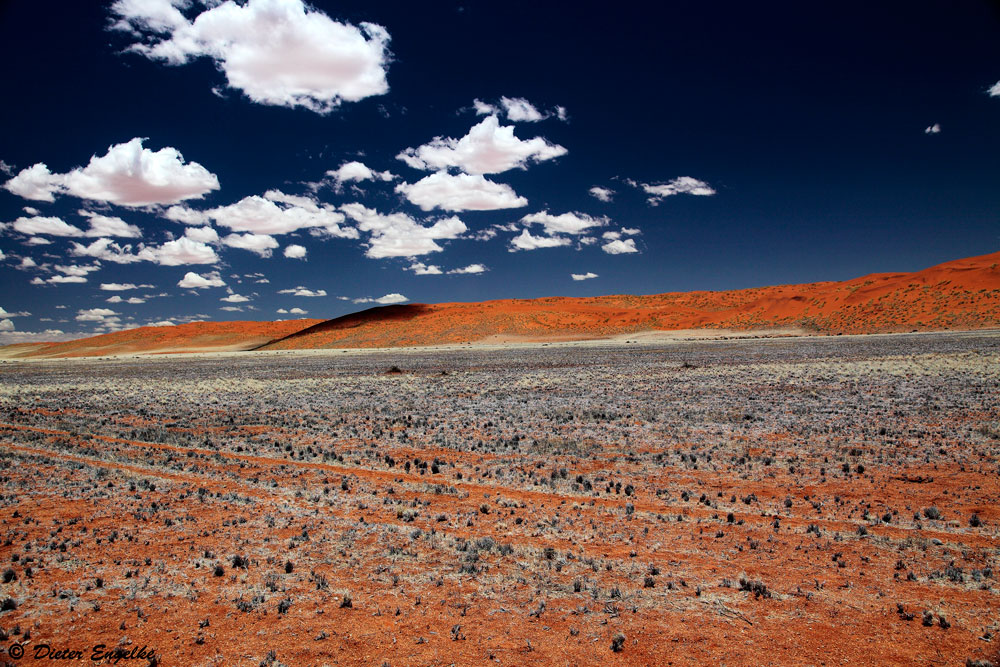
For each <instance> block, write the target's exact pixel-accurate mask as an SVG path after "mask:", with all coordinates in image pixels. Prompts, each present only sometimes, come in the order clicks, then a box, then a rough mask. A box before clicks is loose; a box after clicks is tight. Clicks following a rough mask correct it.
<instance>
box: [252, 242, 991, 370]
mask: <svg viewBox="0 0 1000 667" xmlns="http://www.w3.org/2000/svg"><path fill="white" fill-rule="evenodd" d="M998 325H1000V253H993V254H991V255H983V256H981V257H970V258H967V259H960V260H956V261H953V262H947V263H945V264H939V265H938V266H934V267H931V268H929V269H924V270H923V271H918V272H916V273H878V274H871V275H868V276H863V277H861V278H855V279H853V280H847V281H844V282H822V283H809V284H806V285H781V286H777V287H757V288H753V289H743V290H732V291H727V292H674V293H667V294H655V295H650V296H628V295H621V296H600V297H590V298H566V297H548V298H543V299H507V300H501V301H484V302H481V303H441V304H407V305H397V306H386V307H382V308H372V309H370V310H366V311H363V312H360V313H354V314H352V315H346V316H344V317H338V318H336V319H333V320H329V321H326V322H322V323H319V324H315V325H313V326H311V327H309V328H305V329H302V330H301V331H297V332H295V333H293V334H290V335H289V336H287V337H285V338H283V339H281V340H277V341H274V342H273V343H268V344H267V345H264V346H263V347H262V348H261V349H265V350H289V349H313V348H331V347H333V348H336V347H395V346H410V345H435V344H441V343H461V342H474V341H483V340H497V341H502V340H552V339H558V338H563V339H573V338H576V339H581V338H598V337H605V336H614V335H619V334H629V333H637V332H642V331H650V330H678V329H704V328H711V329H737V330H748V329H763V328H775V327H789V328H797V329H804V330H806V331H811V332H817V333H879V332H891V331H911V330H913V329H918V330H937V329H982V328H987V327H995V326H998Z"/></svg>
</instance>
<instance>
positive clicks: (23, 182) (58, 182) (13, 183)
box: [4, 162, 63, 215]
mask: <svg viewBox="0 0 1000 667" xmlns="http://www.w3.org/2000/svg"><path fill="white" fill-rule="evenodd" d="M62 181H63V177H62V175H61V174H53V173H52V172H50V171H49V168H48V166H47V165H45V164H43V163H41V162H39V163H38V164H34V165H32V166H30V167H28V168H27V169H22V170H21V171H20V173H18V175H17V176H15V177H14V178H12V179H10V180H9V181H7V182H6V183H4V187H5V188H6V189H7V190H8V191H10V192H12V193H14V194H15V195H17V196H18V197H23V198H25V199H34V200H36V201H55V200H56V198H55V193H56V192H59V190H60V188H61V186H62ZM32 215H36V214H32Z"/></svg>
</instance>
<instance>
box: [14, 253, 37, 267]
mask: <svg viewBox="0 0 1000 667" xmlns="http://www.w3.org/2000/svg"><path fill="white" fill-rule="evenodd" d="M36 266H38V263H37V262H36V261H35V260H33V259H32V258H30V257H28V256H27V255H25V256H24V257H22V258H21V263H20V264H18V265H17V268H19V269H33V268H35V267H36Z"/></svg>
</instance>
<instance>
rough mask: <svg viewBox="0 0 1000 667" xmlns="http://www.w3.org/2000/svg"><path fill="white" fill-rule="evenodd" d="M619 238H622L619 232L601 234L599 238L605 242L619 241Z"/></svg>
mask: <svg viewBox="0 0 1000 667" xmlns="http://www.w3.org/2000/svg"><path fill="white" fill-rule="evenodd" d="M621 237H622V233H621V232H614V231H609V232H604V233H603V234H601V238H602V239H604V240H605V241H613V240H614V239H620V238H621Z"/></svg>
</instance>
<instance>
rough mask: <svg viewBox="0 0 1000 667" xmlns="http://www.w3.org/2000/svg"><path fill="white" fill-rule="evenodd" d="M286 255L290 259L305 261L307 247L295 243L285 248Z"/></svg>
mask: <svg viewBox="0 0 1000 667" xmlns="http://www.w3.org/2000/svg"><path fill="white" fill-rule="evenodd" d="M284 255H285V257H288V258H289V259H305V258H306V249H305V246H300V245H296V244H294V243H293V244H292V245H290V246H288V247H286V248H285V252H284Z"/></svg>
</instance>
